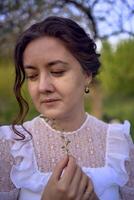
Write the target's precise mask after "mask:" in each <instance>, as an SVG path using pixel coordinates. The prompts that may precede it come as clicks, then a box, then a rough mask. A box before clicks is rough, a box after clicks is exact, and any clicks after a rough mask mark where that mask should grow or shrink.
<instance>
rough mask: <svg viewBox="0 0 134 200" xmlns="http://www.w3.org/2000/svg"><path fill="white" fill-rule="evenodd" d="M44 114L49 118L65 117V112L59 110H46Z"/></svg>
mask: <svg viewBox="0 0 134 200" xmlns="http://www.w3.org/2000/svg"><path fill="white" fill-rule="evenodd" d="M42 114H43V115H44V116H45V117H47V118H49V119H61V118H62V117H63V113H61V112H59V111H52V110H51V111H44V112H42Z"/></svg>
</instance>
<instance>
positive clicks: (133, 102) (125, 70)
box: [99, 39, 134, 137]
mask: <svg viewBox="0 0 134 200" xmlns="http://www.w3.org/2000/svg"><path fill="white" fill-rule="evenodd" d="M133 52H134V40H132V39H130V40H126V41H122V42H121V43H119V44H118V45H117V47H116V49H112V47H111V46H110V44H108V43H107V42H105V43H103V49H102V72H101V74H100V77H99V78H100V80H101V84H102V91H103V95H104V96H103V112H104V113H103V115H104V118H109V120H110V119H115V118H116V119H119V120H120V121H123V120H124V119H128V120H130V122H131V124H132V132H133V137H134V87H133V84H134V62H133Z"/></svg>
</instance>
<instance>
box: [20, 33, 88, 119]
mask: <svg viewBox="0 0 134 200" xmlns="http://www.w3.org/2000/svg"><path fill="white" fill-rule="evenodd" d="M23 64H24V69H25V72H26V77H27V83H28V90H29V93H30V96H31V98H32V101H33V103H34V105H35V107H36V109H37V111H38V112H40V113H42V114H43V115H44V116H46V117H48V118H54V119H61V118H62V119H63V118H66V117H69V116H73V115H74V116H76V114H77V115H78V114H79V112H81V111H82V109H84V105H83V104H84V103H83V101H84V99H83V98H84V97H83V96H84V89H85V86H86V85H87V84H88V83H89V81H90V80H91V77H89V76H87V74H86V73H84V72H83V70H82V68H81V66H80V64H79V62H78V61H77V60H76V59H75V58H74V56H73V55H72V54H71V53H70V52H69V51H68V50H67V49H66V47H65V46H64V44H63V43H62V41H60V40H59V39H56V38H52V37H42V38H39V39H36V40H34V41H32V42H31V43H29V44H28V46H27V47H26V49H25V51H24V55H23Z"/></svg>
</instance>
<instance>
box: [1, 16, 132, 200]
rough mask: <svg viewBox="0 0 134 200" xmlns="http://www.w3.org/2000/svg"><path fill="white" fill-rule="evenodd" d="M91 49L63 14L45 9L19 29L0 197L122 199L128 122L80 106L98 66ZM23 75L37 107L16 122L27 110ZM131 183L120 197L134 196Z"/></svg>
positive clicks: (4, 129) (22, 199)
mask: <svg viewBox="0 0 134 200" xmlns="http://www.w3.org/2000/svg"><path fill="white" fill-rule="evenodd" d="M98 57H99V55H98V54H97V53H96V46H95V44H94V42H93V41H92V40H91V39H90V37H89V36H88V35H87V34H86V33H85V31H84V30H83V29H82V28H81V27H80V26H79V25H78V24H76V23H75V22H74V21H72V20H70V19H67V18H61V17H48V18H47V19H45V20H44V21H42V22H39V23H36V24H34V25H32V26H31V27H30V28H28V29H27V30H26V31H25V32H24V33H23V34H22V35H21V36H20V38H19V39H18V41H17V44H16V49H15V68H16V80H15V84H14V91H15V96H16V99H17V101H18V103H19V106H20V112H19V114H18V116H17V118H16V120H15V121H14V123H13V125H12V127H10V126H3V127H1V128H0V137H1V138H2V139H3V144H2V143H1V151H2V150H3V151H4V154H3V155H2V157H1V160H2V162H3V164H2V169H3V172H2V170H1V172H0V177H2V175H4V176H5V180H4V183H5V185H4V184H3V185H2V187H1V188H2V189H1V198H3V199H6V198H7V199H8V195H10V198H9V199H11V198H12V199H15V198H16V199H17V198H19V200H29V199H32V200H34V199H35V200H38V199H42V200H53V199H57V200H59V199H66V200H68V199H75V200H76V199H80V200H85V199H90V200H92V199H94V200H95V199H102V200H117V199H120V198H121V195H123V196H124V197H123V196H122V198H124V199H125V195H126V191H125V192H124V191H123V189H121V192H119V189H120V187H121V186H124V185H125V184H126V183H127V182H128V174H127V172H126V170H125V161H126V160H128V158H129V150H130V146H131V145H132V141H131V138H130V136H129V127H130V124H129V122H128V121H125V122H124V124H114V125H109V124H107V123H105V122H102V121H101V120H98V119H96V118H95V117H93V116H91V115H89V114H88V113H86V112H85V110H84V93H88V92H89V85H90V83H91V81H92V79H93V78H94V77H95V76H96V74H97V73H98V70H99V67H100V62H99V60H98ZM25 79H26V80H27V86H28V91H29V94H30V96H31V98H32V101H33V104H34V106H35V108H36V110H37V111H38V112H39V113H40V115H39V116H37V117H36V118H34V119H33V120H31V121H28V122H25V123H23V121H24V118H25V116H26V114H27V111H28V104H27V102H26V101H25V100H24V98H23V97H22V95H21V87H22V85H23V83H24V81H25ZM18 123H20V124H21V125H16V124H18ZM119 147H120V148H119ZM3 148H4V149H3ZM5 157H6V158H7V159H5ZM5 160H6V161H5ZM9 162H10V164H9ZM5 166H7V167H6V169H5ZM130 167H131V166H130ZM129 171H130V169H129ZM9 174H10V178H11V182H12V183H13V185H12V184H11V182H10V178H9ZM130 182H131V180H130V181H129V183H130ZM14 188H17V189H14ZM130 190H131V194H130V195H129V198H128V196H127V200H131V199H132V198H133V196H134V188H132V187H131V188H130ZM6 191H8V192H6ZM14 195H15V196H14ZM13 196H14V197H13Z"/></svg>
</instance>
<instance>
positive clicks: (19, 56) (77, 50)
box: [12, 16, 100, 139]
mask: <svg viewBox="0 0 134 200" xmlns="http://www.w3.org/2000/svg"><path fill="white" fill-rule="evenodd" d="M45 36H50V37H54V38H58V39H60V40H61V41H62V42H63V43H64V45H65V47H66V48H67V49H68V50H69V51H70V52H71V54H72V55H73V56H74V57H75V58H76V59H77V60H78V61H79V63H80V64H81V67H82V68H83V70H84V71H85V72H87V73H88V74H92V76H93V77H95V76H96V74H97V73H98V70H99V67H100V62H99V59H98V57H99V54H97V53H96V44H95V43H94V41H93V40H92V39H91V38H90V36H89V35H88V34H87V33H86V32H85V31H84V30H83V28H81V27H80V26H79V25H78V24H77V23H76V22H74V21H73V20H71V19H68V18H63V17H57V16H51V17H48V18H46V19H45V20H43V21H41V22H38V23H35V24H33V25H32V26H30V27H29V28H28V29H27V30H26V31H24V32H23V33H22V34H21V36H20V37H19V38H18V40H17V43H16V46H15V51H14V61H15V74H16V77H15V82H14V93H15V97H16V99H17V102H18V104H19V112H18V115H17V117H16V119H15V120H14V121H13V125H12V128H13V130H14V132H15V133H16V134H17V135H18V136H20V137H21V139H25V136H24V135H23V134H21V133H20V132H19V131H18V130H17V129H16V127H15V125H16V124H23V121H24V119H25V117H26V115H27V113H28V110H29V106H28V103H27V101H26V100H25V99H24V97H23V96H22V93H21V88H22V85H23V83H24V81H25V71H24V67H23V53H24V51H25V49H26V47H27V45H28V44H29V43H30V42H32V41H33V40H36V39H37V38H40V37H45Z"/></svg>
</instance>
